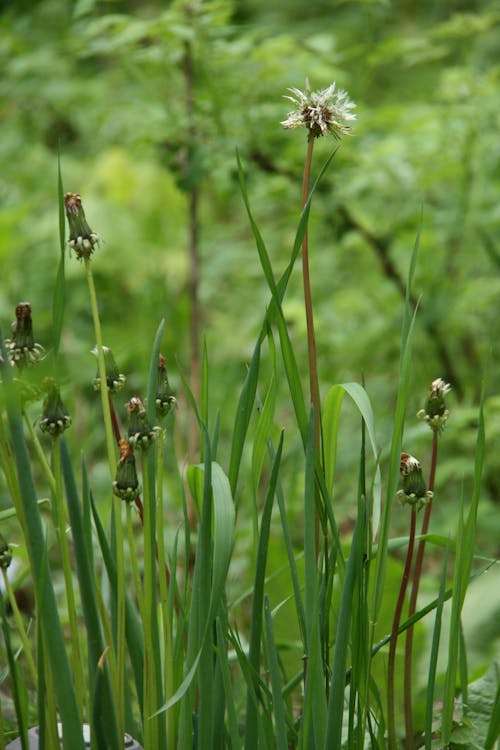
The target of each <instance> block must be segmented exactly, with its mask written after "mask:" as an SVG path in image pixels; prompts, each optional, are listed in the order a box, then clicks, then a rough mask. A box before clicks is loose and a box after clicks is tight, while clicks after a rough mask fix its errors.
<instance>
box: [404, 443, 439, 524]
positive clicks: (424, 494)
mask: <svg viewBox="0 0 500 750" xmlns="http://www.w3.org/2000/svg"><path fill="white" fill-rule="evenodd" d="M399 469H400V474H401V477H402V478H403V489H401V490H399V492H398V498H399V501H400V503H401V505H406V504H408V505H411V506H416V509H417V510H420V508H422V507H423V506H424V505H426V504H427V503H428V502H429V501H430V500H432V497H433V493H432V492H430V490H428V489H427V485H426V483H425V480H424V478H423V476H422V467H421V465H420V461H418V460H417V459H416V458H415V456H411V455H410V454H409V453H402V454H401V463H400V466H399Z"/></svg>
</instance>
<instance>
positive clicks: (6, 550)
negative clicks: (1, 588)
mask: <svg viewBox="0 0 500 750" xmlns="http://www.w3.org/2000/svg"><path fill="white" fill-rule="evenodd" d="M11 562H12V552H11V551H10V547H9V545H8V544H7V542H6V541H5V539H4V538H3V536H2V535H1V534H0V568H3V570H7V568H8V567H9V565H10V564H11Z"/></svg>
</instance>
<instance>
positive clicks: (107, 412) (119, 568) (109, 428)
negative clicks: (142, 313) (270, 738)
mask: <svg viewBox="0 0 500 750" xmlns="http://www.w3.org/2000/svg"><path fill="white" fill-rule="evenodd" d="M84 264H85V272H86V274H87V284H88V288H89V298H90V308H91V310H92V319H93V322H94V331H95V338H96V344H97V366H98V371H99V379H100V381H101V387H100V393H101V402H102V413H103V418H104V429H105V434H106V449H107V454H108V463H109V473H110V483H111V481H112V479H113V477H114V473H115V468H116V450H115V443H114V437H113V423H112V420H111V409H110V402H109V390H108V385H107V379H106V364H105V362H104V352H103V348H102V346H103V344H102V331H101V322H100V320H99V308H98V305H97V295H96V291H95V285H94V277H93V275H92V268H91V265H90V260H89V259H88V258H85V259H84ZM113 503H114V525H115V539H116V591H117V593H116V643H115V648H116V666H117V669H116V676H115V680H114V693H115V702H116V715H117V721H118V736H119V737H123V734H124V705H125V701H124V691H125V566H124V561H123V527H122V522H121V513H122V508H121V500H120V498H118V497H116V496H113Z"/></svg>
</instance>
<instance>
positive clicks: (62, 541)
mask: <svg viewBox="0 0 500 750" xmlns="http://www.w3.org/2000/svg"><path fill="white" fill-rule="evenodd" d="M52 456H53V464H54V477H55V484H56V492H55V495H54V503H55V509H56V517H57V536H58V539H59V548H60V551H61V564H62V569H63V574H64V584H65V587H66V599H67V603H68V618H69V627H70V634H71V655H72V663H73V673H74V685H75V694H76V698H77V702H78V705H79V706H80V711H81V713H82V714H83V709H84V706H85V682H84V676H83V674H84V673H83V664H82V654H81V648H80V638H79V633H78V620H77V616H76V604H75V592H74V589H73V574H72V570H71V559H70V554H69V545H68V538H67V536H66V527H67V517H66V509H65V505H64V501H63V487H62V473H61V446H60V443H59V440H58V439H57V438H56V439H54V441H53V452H52Z"/></svg>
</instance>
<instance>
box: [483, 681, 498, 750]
mask: <svg viewBox="0 0 500 750" xmlns="http://www.w3.org/2000/svg"><path fill="white" fill-rule="evenodd" d="M498 671H499V670H498V667H497V684H498V687H497V692H496V696H495V701H494V704H493V710H492V712H491V719H490V723H489V725H488V732H487V734H486V741H485V743H484V750H493V745H494V744H495V742H496V741H497V740H498V738H499V737H500V674H498Z"/></svg>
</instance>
